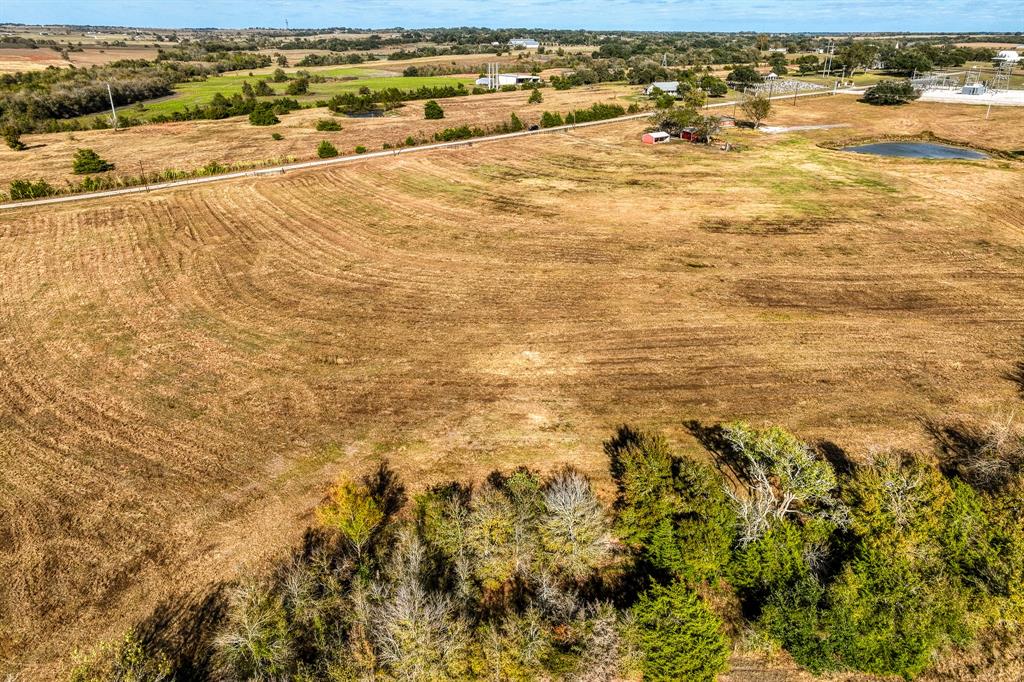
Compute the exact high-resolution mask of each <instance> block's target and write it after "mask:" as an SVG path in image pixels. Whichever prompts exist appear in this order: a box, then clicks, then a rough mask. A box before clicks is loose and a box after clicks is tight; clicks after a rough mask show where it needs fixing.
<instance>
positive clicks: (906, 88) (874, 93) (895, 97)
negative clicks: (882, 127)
mask: <svg viewBox="0 0 1024 682" xmlns="http://www.w3.org/2000/svg"><path fill="white" fill-rule="evenodd" d="M920 96H921V95H920V93H918V91H917V90H915V89H914V86H913V85H912V84H911V82H910V81H909V80H902V81H901V80H886V81H882V82H880V83H879V84H878V85H875V86H874V87H871V88H868V91H867V92H865V93H864V101H865V102H867V103H868V104H877V105H887V106H892V105H900V104H909V103H910V102H913V101H914V100H915V99H917V98H918V97H920Z"/></svg>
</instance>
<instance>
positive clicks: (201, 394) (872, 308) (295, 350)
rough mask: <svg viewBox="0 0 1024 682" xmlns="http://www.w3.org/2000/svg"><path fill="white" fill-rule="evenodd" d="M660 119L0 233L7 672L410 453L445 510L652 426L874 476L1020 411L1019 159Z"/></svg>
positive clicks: (410, 475)
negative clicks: (488, 480)
mask: <svg viewBox="0 0 1024 682" xmlns="http://www.w3.org/2000/svg"><path fill="white" fill-rule="evenodd" d="M517 97H520V98H523V97H524V96H523V95H522V94H517ZM489 101H491V100H489V99H486V98H481V99H477V100H467V103H486V102H489ZM830 102H831V103H832V105H833V106H836V107H837V112H838V113H836V114H835V116H834V117H833V118H838V119H840V120H843V119H845V118H847V117H848V116H849V115H850V114H851V112H853V111H854V110H853V109H847V108H844V107H846V104H845V103H844V102H843V101H842V100H830ZM815 106H816V107H821V108H822V112H825V111H826V110H827V107H828V106H829V105H828V103H827V102H823V103H821V104H817V105H815ZM851 106H852V105H851ZM915 106H916V105H915ZM797 109H800V107H797ZM800 110H801V111H803V110H802V109H800ZM811 110H812V107H811V105H810V104H808V106H807V112H810V111H811ZM948 111H950V112H953V113H952V114H951V115H956V114H955V111H954V109H952V108H949V109H948ZM912 112H913V108H909V109H906V110H899V111H894V110H877V109H871V110H870V115H871V116H872V117H874V118H873V120H876V121H881V118H880V117H882V116H885V115H888V116H891V117H893V120H894V122H895V121H901V120H904V118H905V117H906V116H908V115H910V114H911V113H912ZM800 115H801V116H808V117H809V116H810V114H809V113H806V114H805V113H801V114H800ZM819 115H820V116H821V117H823V118H826V119H827V118H829V116H828V115H827V113H821V114H819ZM794 116H796V114H794ZM779 121H780V122H781V121H782V117H781V116H780V117H779ZM999 121H1002V119H999ZM894 124H895V123H894ZM937 124H938V123H937V122H936V120H934V119H933V120H932V122H931V123H930V125H932V126H933V127H934V126H935V125H937ZM211 125H224V124H211ZM417 125H421V124H419V123H417ZM872 125H874V124H872ZM992 125H1003V126H1004V127H1003V130H1004V134H1005V135H1006V136H1007V137H1008V138H1010V137H1012V136H1013V135H1016V134H1017V132H1016V131H1014V130H1013V125H1014V123H1013V122H1012V121H1010V122H1009V123H1006V122H997V123H993V124H992ZM642 127H643V124H642V123H640V122H637V123H629V124H618V125H612V126H608V127H601V128H591V129H586V130H579V131H575V132H571V133H561V134H552V135H544V136H537V137H533V138H527V139H522V140H517V141H512V142H504V143H501V144H490V145H477V146H474V147H473V148H469V149H461V150H457V151H452V152H445V153H431V154H422V155H409V156H405V157H399V158H397V159H386V160H380V161H374V160H368V161H366V162H364V163H360V164H355V165H352V166H346V167H335V168H332V169H329V170H318V171H310V172H302V173H295V174H289V175H286V176H284V177H277V178H273V179H251V180H241V181H237V182H230V183H223V184H218V185H210V186H205V187H200V188H192V189H183V190H179V191H173V192H166V193H155V194H152V195H146V196H136V197H129V198H126V199H122V200H117V201H112V200H103V201H98V202H91V203H82V204H74V205H68V206H63V207H57V208H53V207H47V208H42V209H38V210H22V211H18V212H15V213H7V214H2V215H0V273H2V276H3V287H2V289H0V330H2V333H0V376H2V377H3V381H0V490H2V491H3V494H2V495H0V519H2V523H0V545H2V546H3V547H5V548H6V549H5V550H4V552H3V553H2V554H0V572H2V573H3V575H4V576H5V580H4V582H3V583H2V586H0V623H2V624H3V625H2V626H0V661H4V662H5V663H4V665H6V666H7V667H8V668H11V669H16V668H21V667H25V670H26V679H52V678H53V676H54V674H55V671H58V670H59V669H61V667H62V666H65V665H66V663H67V660H68V654H69V651H70V650H71V648H72V647H73V646H74V645H86V644H88V643H91V642H93V641H95V640H96V639H97V638H102V637H111V636H116V635H117V634H119V633H120V632H121V631H123V629H124V628H126V627H128V626H129V625H131V624H133V623H135V622H137V621H138V620H140V619H144V618H146V617H148V616H149V615H150V614H151V612H152V610H153V608H154V607H155V606H156V605H157V604H161V603H164V604H169V605H170V607H171V608H172V610H173V609H174V608H176V607H175V605H180V604H181V603H182V601H183V600H185V599H194V598H195V595H197V594H198V595H201V594H202V593H203V592H204V591H205V590H207V589H209V588H210V586H212V585H215V584H218V583H219V582H221V581H224V580H230V579H232V578H234V577H236V576H237V575H238V574H239V571H245V570H249V568H251V567H252V566H254V565H257V564H258V563H259V562H260V561H261V560H264V559H266V558H267V557H269V556H272V555H276V554H278V553H280V552H281V551H283V548H286V547H288V546H290V545H292V544H293V543H295V542H296V541H297V540H298V538H299V537H300V533H301V530H302V528H303V527H304V526H305V525H306V524H307V523H308V521H309V510H310V509H311V507H312V505H314V504H315V503H316V501H317V500H318V499H319V498H320V496H321V495H322V493H323V491H324V490H325V489H326V487H327V485H328V483H329V482H330V481H331V480H332V479H333V478H334V477H335V476H337V475H338V474H339V473H341V472H355V471H360V470H363V469H365V468H366V467H368V466H371V465H372V464H373V463H374V462H376V461H378V460H379V459H380V458H382V457H387V458H389V459H390V460H391V462H392V463H393V464H394V465H395V466H396V467H397V468H398V469H399V470H400V471H401V472H402V474H403V475H404V476H405V477H406V480H407V481H409V482H410V483H411V484H412V487H413V488H414V489H417V490H419V489H422V488H423V487H424V486H427V485H429V484H431V483H434V482H437V481H441V480H443V479H446V478H448V477H458V478H466V477H479V476H482V475H484V474H485V473H486V472H487V471H488V470H490V469H492V468H494V467H511V466H513V465H516V464H526V465H530V466H535V467H538V468H541V469H548V468H551V467H554V466H557V465H559V464H560V463H563V462H571V463H573V464H575V465H577V466H579V467H581V468H583V469H584V470H585V471H587V472H589V473H591V474H593V475H595V476H597V477H598V479H599V480H600V481H606V477H605V476H606V475H605V473H604V472H605V462H604V460H603V457H602V455H601V448H600V443H601V441H602V439H603V438H605V437H607V436H608V434H609V433H610V431H611V429H612V428H613V427H614V426H615V425H616V424H619V423H621V422H623V421H626V420H629V421H632V422H635V423H639V424H640V425H642V426H648V427H652V428H657V429H661V430H663V431H664V432H666V433H667V434H668V435H669V436H670V437H671V438H673V439H674V440H675V441H676V442H677V443H679V445H680V447H682V448H684V449H686V450H688V451H691V452H699V448H698V446H697V445H696V443H695V442H694V441H692V440H691V439H689V438H688V437H687V436H685V435H684V431H683V429H682V428H681V426H680V423H681V421H682V420H683V419H687V418H696V419H700V420H703V421H706V422H713V421H717V420H721V419H728V418H737V417H739V418H748V419H753V420H755V421H758V422H762V421H771V422H777V423H780V424H783V425H785V426H786V427H788V428H790V429H793V430H794V431H796V432H797V433H798V434H799V435H800V436H802V437H804V438H808V439H819V438H824V439H829V440H832V441H834V442H835V443H837V444H838V445H839V446H841V447H843V448H846V449H847V450H849V451H850V452H851V453H852V454H853V456H858V455H859V454H861V453H863V452H865V451H866V450H867V449H869V448H872V447H889V446H904V447H924V446H925V444H926V440H925V437H924V435H923V429H922V427H921V426H920V424H919V422H918V421H917V420H918V419H919V418H921V417H932V416H940V415H944V414H947V413H950V412H964V413H974V414H982V415H984V414H987V413H989V412H992V411H996V410H1002V409H1007V407H1008V406H1010V405H1013V404H1014V403H1015V401H1017V400H1018V398H1017V396H1016V393H1015V387H1014V385H1013V384H1012V382H1009V381H1007V380H1006V379H1005V378H1004V377H1005V375H1006V374H1007V372H1009V371H1010V370H1011V368H1012V367H1013V366H1014V363H1015V362H1016V361H1018V360H1019V359H1020V358H1019V353H1020V340H1021V336H1022V333H1024V318H1022V316H1021V312H1020V301H1021V300H1022V298H1024V278H1022V277H1021V276H1020V273H1021V270H1022V267H1024V219H1022V217H1021V216H1022V215H1024V199H1022V198H1021V194H1020V192H1019V188H1020V181H1021V167H1020V165H1018V164H1015V163H1012V162H1003V161H989V162H981V163H973V162H972V163H961V162H942V163H933V162H922V161H907V160H879V159H875V158H871V157H862V156H857V155H848V154H845V153H842V152H834V151H829V150H826V149H822V148H820V147H818V145H817V142H818V141H820V139H821V138H822V137H824V135H825V134H822V133H819V134H814V135H808V136H803V135H787V136H781V137H779V136H776V137H769V136H761V135H759V134H755V133H752V132H746V131H737V132H735V133H733V135H734V141H738V142H741V143H743V144H745V145H747V148H746V150H745V151H742V152H739V153H730V154H725V153H722V152H719V151H717V150H715V149H709V148H703V147H697V146H690V145H685V144H672V145H661V146H658V147H656V148H651V147H648V146H643V145H640V144H639V143H638V137H639V133H640V131H641V129H642ZM201 128H202V126H191V127H184V128H182V130H183V131H190V130H193V129H201ZM828 132H829V133H833V134H834V133H835V132H836V131H828ZM125 135H126V136H127V133H126V134H125ZM320 135H322V134H316V136H320ZM192 139H196V140H199V139H201V137H197V138H189V140H190V142H189V144H192V142H191V140H192ZM101 140H102V138H101V137H99V136H98V137H97V142H96V144H95V145H94V146H96V147H97V148H100V149H101V152H105V151H107V150H104V149H102V148H101V144H100V141H101ZM181 144H184V143H181ZM181 144H179V146H181ZM138 148H139V150H140V153H144V154H145V153H150V152H148V151H146V150H145V149H143V148H141V147H138ZM168 148H170V147H168ZM247 567H249V568H247ZM730 679H741V678H739V677H734V678H730ZM760 679H767V678H763V677H762V678H760ZM779 679H783V678H779Z"/></svg>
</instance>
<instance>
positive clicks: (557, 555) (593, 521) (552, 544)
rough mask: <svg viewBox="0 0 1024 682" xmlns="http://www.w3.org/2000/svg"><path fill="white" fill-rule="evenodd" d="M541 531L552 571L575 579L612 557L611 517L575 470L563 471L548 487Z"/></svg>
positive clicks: (545, 489) (580, 577)
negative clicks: (609, 524) (609, 517)
mask: <svg viewBox="0 0 1024 682" xmlns="http://www.w3.org/2000/svg"><path fill="white" fill-rule="evenodd" d="M539 532H540V538H541V542H542V546H543V548H544V551H545V553H546V554H547V558H548V562H549V563H550V565H551V567H552V569H553V570H555V571H557V572H560V573H562V574H564V575H566V576H568V577H570V578H572V579H575V580H580V579H583V578H585V577H586V576H587V575H589V574H590V573H591V572H592V571H593V570H594V569H595V568H597V567H598V566H600V565H601V564H602V563H604V562H605V561H607V559H608V557H609V556H610V555H611V548H612V539H611V532H610V530H609V526H608V519H607V515H606V514H605V511H604V509H603V508H602V506H601V503H600V502H599V501H598V500H597V496H596V495H594V490H593V488H592V487H591V485H590V481H589V480H588V479H587V477H586V476H584V475H583V474H581V473H580V472H578V471H576V470H575V469H564V470H562V471H561V472H559V473H558V474H556V475H555V476H554V478H552V479H551V480H550V481H549V482H548V484H547V485H546V486H545V488H544V513H543V514H542V516H541V519H540V524H539Z"/></svg>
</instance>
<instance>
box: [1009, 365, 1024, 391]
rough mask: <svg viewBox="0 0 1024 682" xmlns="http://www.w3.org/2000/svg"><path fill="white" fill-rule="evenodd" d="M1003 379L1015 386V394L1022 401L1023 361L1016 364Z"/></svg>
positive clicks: (1023, 385) (1023, 386)
mask: <svg viewBox="0 0 1024 682" xmlns="http://www.w3.org/2000/svg"><path fill="white" fill-rule="evenodd" d="M1005 377H1006V378H1007V379H1009V380H1010V381H1012V382H1013V383H1015V384H1017V394H1018V395H1019V396H1020V398H1021V400H1024V360H1021V361H1020V362H1018V363H1016V364H1015V365H1014V366H1013V369H1011V370H1010V371H1009V372H1007V373H1006V375H1005Z"/></svg>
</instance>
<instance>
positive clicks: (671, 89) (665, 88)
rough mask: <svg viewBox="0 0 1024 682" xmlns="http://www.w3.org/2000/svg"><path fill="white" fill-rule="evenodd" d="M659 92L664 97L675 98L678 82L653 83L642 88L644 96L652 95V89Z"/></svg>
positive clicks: (677, 92)
mask: <svg viewBox="0 0 1024 682" xmlns="http://www.w3.org/2000/svg"><path fill="white" fill-rule="evenodd" d="M655 88H657V89H658V90H661V91H662V92H664V93H665V94H666V95H672V96H673V97H677V96H678V95H679V81H655V82H653V83H651V84H650V85H648V86H647V87H646V88H644V94H645V95H647V96H648V97H650V96H651V95H652V94H653V93H654V89H655Z"/></svg>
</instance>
